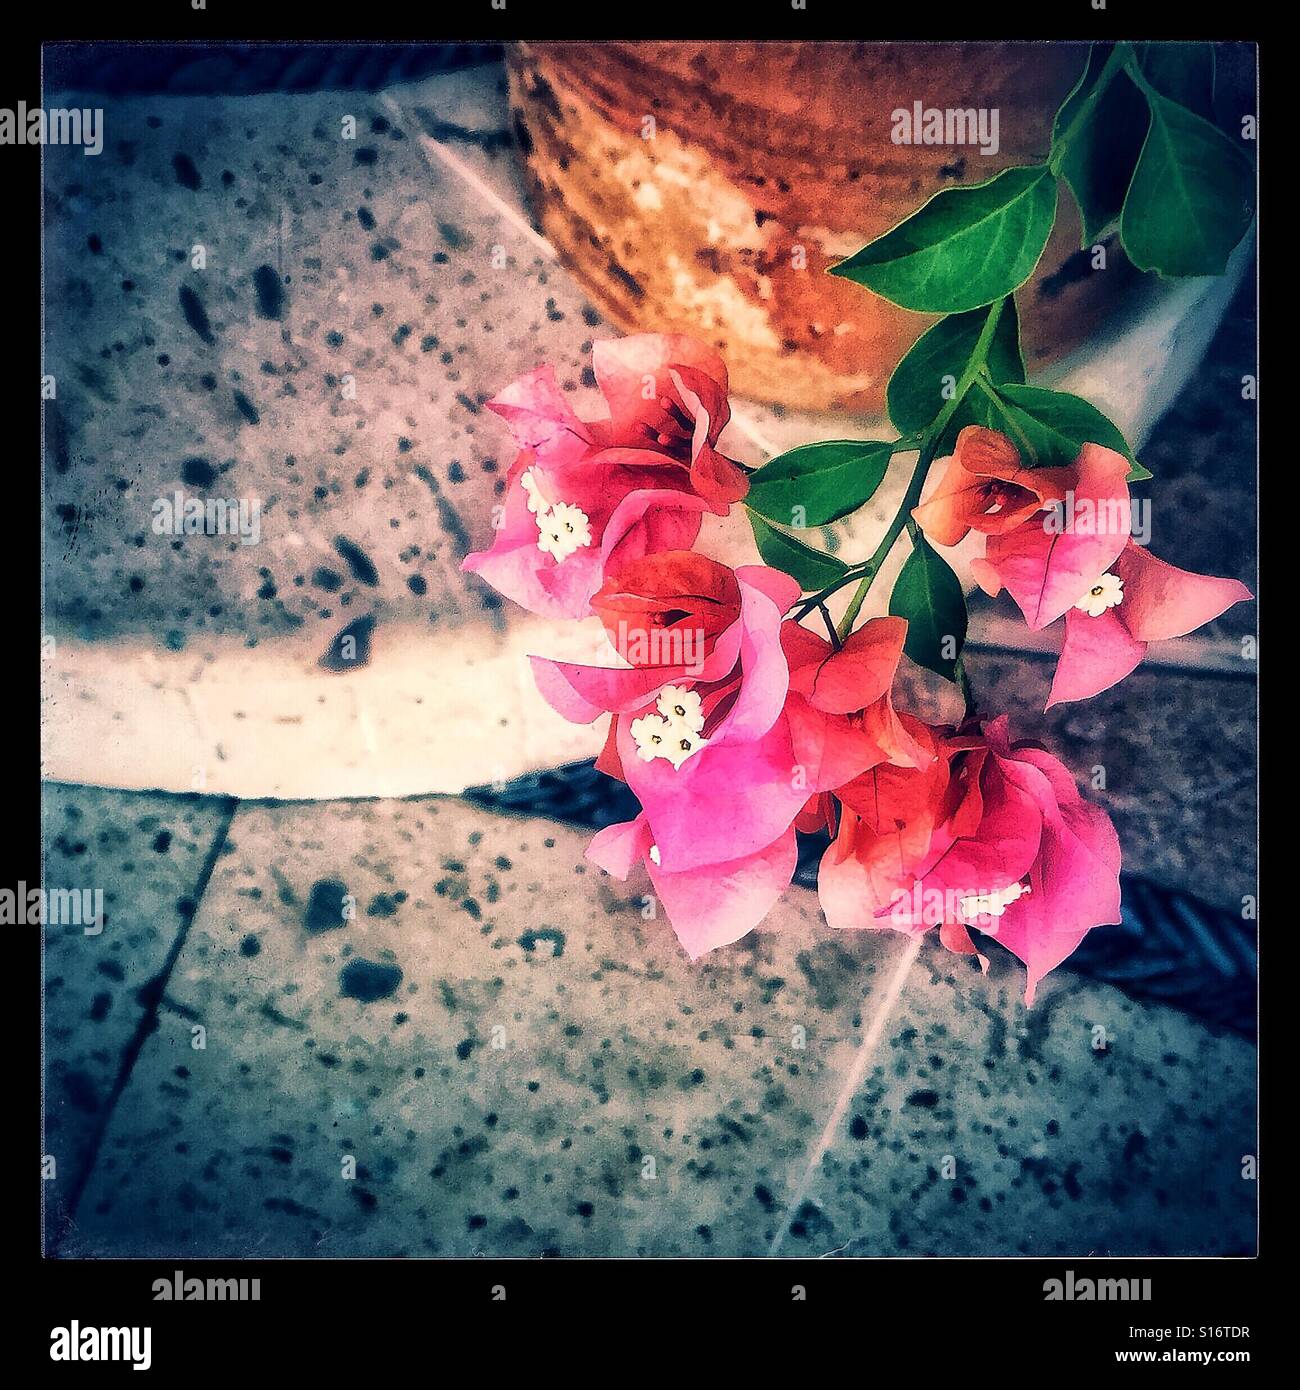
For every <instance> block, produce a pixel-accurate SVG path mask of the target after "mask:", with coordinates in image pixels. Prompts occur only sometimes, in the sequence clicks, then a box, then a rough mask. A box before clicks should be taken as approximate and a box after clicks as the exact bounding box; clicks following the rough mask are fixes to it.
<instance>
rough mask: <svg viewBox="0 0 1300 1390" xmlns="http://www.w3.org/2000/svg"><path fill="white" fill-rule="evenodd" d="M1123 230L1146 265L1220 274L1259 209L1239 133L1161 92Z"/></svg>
mask: <svg viewBox="0 0 1300 1390" xmlns="http://www.w3.org/2000/svg"><path fill="white" fill-rule="evenodd" d="M1147 104H1148V106H1149V107H1150V109H1151V127H1150V129H1149V130H1148V131H1147V138H1146V141H1145V143H1144V144H1143V146H1142V154H1141V157H1140V158H1139V159H1138V164H1137V169H1136V170H1135V171H1134V174H1133V181H1132V183H1131V184H1130V185H1129V190H1128V196H1127V197H1126V198H1125V199H1124V211H1123V213H1122V214H1121V216H1120V223H1119V234H1120V240H1121V241H1122V242H1123V243H1124V250H1125V251H1126V252H1127V253H1128V258H1129V260H1131V261H1132V262H1133V264H1134V265H1135V266H1137V267H1138V269H1139V270H1155V271H1159V273H1160V274H1161V275H1220V274H1222V273H1223V269H1224V267H1225V266H1226V265H1227V262H1228V257H1229V255H1230V254H1231V253H1232V250H1233V248H1234V247H1235V246H1236V245H1237V243H1238V242H1239V241H1240V240H1241V239H1242V237H1243V236H1244V235H1245V234H1246V229H1247V228H1248V227H1249V226H1250V220H1251V217H1252V216H1253V213H1254V200H1255V173H1254V170H1253V169H1252V167H1251V164H1250V161H1249V160H1248V159H1247V158H1246V156H1245V154H1244V153H1243V152H1242V151H1241V150H1240V149H1239V148H1238V146H1237V145H1236V144H1235V143H1234V142H1233V140H1232V139H1231V138H1230V137H1229V136H1227V135H1224V134H1223V132H1222V131H1220V130H1219V129H1217V128H1216V127H1215V126H1212V125H1211V124H1210V123H1209V122H1208V121H1206V120H1202V118H1201V117H1200V116H1197V115H1194V114H1193V113H1192V112H1191V111H1188V110H1185V109H1184V108H1183V107H1182V106H1179V105H1178V104H1177V103H1176V102H1173V101H1170V100H1168V99H1167V98H1166V97H1162V96H1160V95H1159V93H1157V92H1148V93H1147Z"/></svg>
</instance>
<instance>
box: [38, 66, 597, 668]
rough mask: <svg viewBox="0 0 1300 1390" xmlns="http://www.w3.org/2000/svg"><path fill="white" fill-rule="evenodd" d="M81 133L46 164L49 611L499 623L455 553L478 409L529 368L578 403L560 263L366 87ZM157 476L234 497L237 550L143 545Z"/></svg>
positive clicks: (480, 527)
mask: <svg viewBox="0 0 1300 1390" xmlns="http://www.w3.org/2000/svg"><path fill="white" fill-rule="evenodd" d="M457 109H459V106H458V107H457ZM346 118H355V122H356V136H355V138H354V139H347V138H343V133H344V124H343V123H344V121H345V119H346ZM105 128H106V131H107V141H106V146H105V149H104V152H103V154H102V155H100V156H99V157H98V158H94V159H87V158H85V157H84V155H83V154H82V153H81V151H80V150H79V149H74V148H71V147H54V148H51V149H50V150H49V152H48V154H49V157H48V158H47V159H46V161H45V211H46V265H47V269H46V317H47V325H48V328H47V350H46V362H47V366H46V370H47V371H49V372H51V373H53V375H54V376H55V378H56V380H57V383H58V397H57V400H55V401H51V402H48V403H47V405H46V439H47V450H46V464H47V467H46V482H47V507H46V518H47V528H48V531H47V539H48V546H47V555H48V558H49V562H48V566H47V583H46V590H47V600H48V602H47V611H48V615H49V616H48V621H49V623H50V624H51V627H52V629H53V630H55V631H59V632H62V633H65V634H68V635H75V636H80V637H83V638H101V637H109V636H115V635H120V634H125V633H130V634H138V635H142V636H144V637H146V638H148V639H149V640H152V641H154V642H156V644H157V645H158V646H159V647H162V648H172V649H182V648H183V649H186V650H191V649H193V650H197V651H202V650H203V648H204V643H205V640H206V639H207V638H208V637H210V636H214V635H219V634H220V635H228V634H235V635H237V636H239V637H241V638H243V639H244V640H245V641H246V642H247V643H248V644H250V645H252V644H256V643H258V642H259V641H263V640H265V639H267V638H270V637H274V636H276V635H279V634H284V633H301V632H308V633H311V634H314V635H316V636H317V637H318V646H319V651H320V654H321V655H322V656H324V655H325V654H326V653H327V652H328V651H329V649H330V646H331V643H332V641H333V639H334V638H335V636H336V634H338V633H339V632H340V631H341V630H343V629H344V628H345V627H346V626H347V625H348V624H350V623H353V622H356V621H358V620H364V619H367V618H373V619H374V621H375V622H376V623H378V624H383V623H384V622H385V621H387V620H388V619H390V618H392V617H402V618H407V619H410V618H415V619H416V620H418V621H421V622H428V623H432V624H435V625H438V627H439V629H440V630H442V629H446V628H452V627H456V626H459V625H463V624H465V623H470V622H481V621H484V620H485V619H490V620H491V621H494V622H497V623H500V622H502V621H505V619H506V615H505V614H504V612H503V610H502V609H501V607H500V604H499V601H498V600H497V599H496V598H495V597H494V596H493V595H491V594H490V593H488V591H487V590H486V589H485V588H484V586H482V585H481V584H480V583H479V581H478V580H477V579H475V578H473V577H472V576H464V575H462V574H460V572H459V563H460V560H461V558H462V556H463V555H464V554H465V552H466V551H467V550H468V549H470V548H472V547H475V546H481V545H484V544H486V543H487V542H488V541H489V540H490V536H491V508H492V505H493V503H494V501H496V499H497V497H498V495H499V489H500V488H501V487H502V486H503V478H504V474H505V470H506V468H507V467H508V466H509V463H510V462H511V451H510V447H509V444H508V442H507V435H506V431H505V428H504V426H503V425H502V424H501V422H500V421H498V420H497V419H496V417H495V416H493V415H491V414H490V413H488V412H485V411H484V409H483V403H484V401H485V400H486V399H488V398H489V397H490V396H491V395H492V394H493V393H494V392H495V391H497V390H498V389H500V388H501V387H502V386H504V385H505V384H506V383H507V382H509V381H510V380H511V379H512V378H513V377H515V376H516V375H518V374H519V373H521V372H524V371H527V370H530V369H531V368H533V367H535V366H536V365H538V363H539V362H541V361H544V360H545V361H552V362H554V363H555V364H556V365H557V370H558V374H559V377H560V379H561V381H562V382H563V383H564V385H565V387H566V389H568V390H569V391H571V392H572V393H574V394H575V395H577V396H579V397H584V396H586V395H589V387H584V377H583V373H584V368H585V367H586V366H587V352H588V349H589V340H590V338H591V336H592V333H593V328H594V326H595V325H596V324H597V323H598V322H599V320H598V319H597V318H596V317H595V315H594V314H593V313H592V311H591V310H590V309H589V308H587V307H586V305H585V303H584V301H583V299H582V296H581V294H580V293H579V292H578V290H577V289H576V287H575V286H574V285H573V282H572V281H571V279H570V278H569V277H568V276H567V274H565V273H564V272H563V271H561V270H559V269H558V268H557V267H555V266H554V265H553V264H552V263H550V262H549V261H547V260H546V258H545V257H543V256H542V255H541V254H540V253H539V252H538V251H537V249H536V247H535V246H534V245H533V244H532V243H531V242H529V241H528V240H527V238H526V237H525V236H524V235H523V233H522V232H521V231H520V229H519V228H518V227H517V226H515V225H513V224H511V223H510V222H509V221H508V220H506V219H504V218H502V217H501V216H500V215H499V214H498V213H496V212H495V211H493V210H492V208H491V206H490V205H489V204H488V203H487V202H485V201H484V200H483V199H482V198H479V197H476V196H475V195H474V193H473V191H472V190H471V189H470V188H469V187H468V186H467V185H466V183H465V182H464V181H463V180H460V179H458V178H456V177H455V176H454V175H452V174H450V173H448V172H447V171H446V170H445V169H443V168H439V167H437V166H436V163H431V162H430V160H429V158H428V156H427V155H426V154H425V153H424V152H423V150H422V149H421V148H420V145H419V142H418V141H417V140H415V139H412V138H408V137H407V135H406V134H405V133H404V132H403V131H402V130H401V129H400V128H399V127H398V126H397V125H396V124H394V123H393V122H392V121H390V120H389V118H388V117H387V116H386V115H385V114H384V110H383V108H382V106H381V104H380V101H379V98H378V97H377V96H375V95H373V94H370V95H367V94H364V93H356V92H325V93H315V94H305V93H297V94H294V95H288V96H286V95H267V96H246V97H238V98H230V99H227V98H221V97H198V96H195V97H179V96H177V97H165V98H164V97H157V98H135V99H130V100H120V99H109V100H108V101H107V105H106V111H105ZM200 253H201V254H202V255H203V256H204V257H206V264H205V266H204V268H202V269H196V268H195V263H196V259H197V257H198V255H199V254H200ZM587 381H588V382H589V383H590V382H591V378H590V376H589V375H588V377H587ZM178 489H179V490H181V491H182V492H183V493H184V494H185V495H186V496H199V497H208V498H218V499H233V500H236V501H237V500H239V499H244V500H251V499H257V500H259V501H260V503H261V514H260V528H261V537H260V540H259V541H258V542H257V543H256V544H242V543H241V542H240V541H239V540H238V539H232V537H230V536H229V535H227V536H204V535H189V536H181V537H176V536H171V535H165V534H164V535H159V534H155V533H154V531H153V529H152V523H153V510H152V509H153V506H154V503H155V501H157V500H158V499H170V498H172V497H173V495H174V493H175V492H176V491H177V490H178Z"/></svg>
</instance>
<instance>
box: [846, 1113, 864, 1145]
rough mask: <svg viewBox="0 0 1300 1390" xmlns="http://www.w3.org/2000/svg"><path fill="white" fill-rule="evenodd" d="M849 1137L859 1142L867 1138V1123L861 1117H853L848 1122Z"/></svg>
mask: <svg viewBox="0 0 1300 1390" xmlns="http://www.w3.org/2000/svg"><path fill="white" fill-rule="evenodd" d="M849 1137H850V1138H851V1139H859V1140H860V1139H865V1138H866V1137H867V1122H866V1120H864V1119H863V1118H862V1116H861V1115H854V1117H853V1118H852V1119H851V1120H850V1121H849Z"/></svg>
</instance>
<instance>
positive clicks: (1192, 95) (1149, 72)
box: [1135, 43, 1214, 121]
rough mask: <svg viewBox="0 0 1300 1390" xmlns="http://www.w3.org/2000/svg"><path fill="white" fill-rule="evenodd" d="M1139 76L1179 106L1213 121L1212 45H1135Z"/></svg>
mask: <svg viewBox="0 0 1300 1390" xmlns="http://www.w3.org/2000/svg"><path fill="white" fill-rule="evenodd" d="M1135 48H1136V51H1137V57H1138V66H1139V67H1140V68H1141V69H1142V75H1143V76H1144V77H1145V78H1146V80H1147V81H1148V82H1150V84H1151V85H1152V86H1153V87H1154V88H1155V89H1156V91H1157V92H1159V93H1160V95H1161V96H1166V97H1168V98H1169V100H1170V101H1176V102H1177V103H1178V104H1179V106H1185V107H1186V108H1187V109H1188V110H1189V111H1195V112H1196V114H1197V115H1198V116H1201V117H1202V118H1204V119H1205V120H1207V121H1212V120H1214V45H1213V44H1208V43H1140V44H1136V45H1135Z"/></svg>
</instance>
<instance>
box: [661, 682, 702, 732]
mask: <svg viewBox="0 0 1300 1390" xmlns="http://www.w3.org/2000/svg"><path fill="white" fill-rule="evenodd" d="M657 704H658V707H659V713H660V714H662V715H663V717H664V718H665V719H666V720H667V721H668V722H669V723H670V724H671V725H673V727H674V728H678V729H685V730H686V732H687V733H689V734H698V733H699V732H700V730H701V729H702V728H703V727H704V711H703V710H702V709H701V708H700V697H699V695H698V694H697V693H696V692H695V691H694V690H687V689H685V688H684V687H683V686H680V685H666V686H664V688H663V690H661V691H660V692H659V699H658V701H657Z"/></svg>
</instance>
